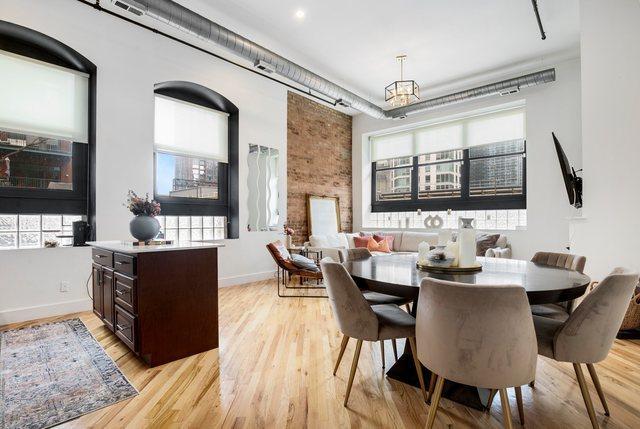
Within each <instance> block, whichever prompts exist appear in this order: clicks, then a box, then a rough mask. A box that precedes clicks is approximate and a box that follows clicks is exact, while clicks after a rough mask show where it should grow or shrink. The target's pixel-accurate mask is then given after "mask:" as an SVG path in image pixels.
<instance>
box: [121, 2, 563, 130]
mask: <svg viewBox="0 0 640 429" xmlns="http://www.w3.org/2000/svg"><path fill="white" fill-rule="evenodd" d="M111 1H112V2H113V3H114V4H115V5H116V6H118V7H120V8H122V9H125V10H127V11H129V12H132V13H134V14H136V15H140V14H145V15H147V16H150V17H152V18H154V19H157V20H159V21H161V22H164V23H166V24H169V25H171V26H173V27H176V28H179V29H181V30H183V31H185V32H187V33H189V34H192V35H195V36H196V37H199V38H201V39H204V40H207V41H211V42H213V43H215V44H217V45H219V46H221V47H223V48H225V49H227V50H229V51H231V52H233V53H234V54H236V55H238V56H240V57H242V58H244V59H246V60H248V61H250V62H251V63H253V64H259V65H261V66H262V67H263V69H265V70H266V69H272V70H273V72H274V73H276V74H278V75H280V76H282V77H285V78H287V79H289V80H291V81H294V82H296V83H298V84H300V85H302V86H304V87H306V88H309V89H311V90H313V91H316V92H318V93H320V94H323V95H325V96H327V97H330V98H332V99H334V100H338V101H339V104H340V105H342V106H349V107H352V108H353V109H356V110H359V111H360V112H362V113H365V114H367V115H369V116H372V117H374V118H378V119H393V118H404V117H406V116H407V115H409V114H412V113H416V112H423V111H426V110H431V109H435V108H439V107H443V106H446V105H450V104H454V103H460V102H463V101H469V100H473V99H477V98H481V97H487V96H491V95H498V94H503V93H506V92H514V90H515V91H517V90H519V89H521V88H526V87H529V86H534V85H539V84H541V83H547V82H553V81H554V80H555V70H554V69H548V70H544V71H541V72H536V73H531V74H528V75H526V76H521V77H516V78H513V79H507V80H504V81H501V82H497V83H492V84H489V85H483V86H480V87H477V88H473V89H468V90H465V91H460V92H457V93H455V94H450V95H446V96H442V97H437V98H434V99H431V100H425V101H422V102H418V103H414V104H411V105H408V106H404V107H399V108H396V109H391V110H383V109H382V108H380V107H379V106H377V105H375V104H373V103H371V102H370V101H368V100H366V99H364V98H362V97H360V96H358V95H356V94H354V93H353V92H351V91H349V90H347V89H345V88H342V87H341V86H339V85H336V84H335V83H333V82H331V81H329V80H327V79H325V78H323V77H322V76H319V75H317V74H315V73H313V72H312V71H310V70H307V69H306V68H304V67H301V66H299V65H297V64H295V63H293V62H292V61H289V60H287V59H286V58H284V57H282V56H280V55H278V54H276V53H275V52H272V51H270V50H268V49H266V48H264V47H262V46H260V45H258V44H257V43H254V42H252V41H251V40H248V39H247V38H245V37H242V36H241V35H239V34H237V33H234V32H233V31H231V30H229V29H227V28H225V27H223V26H221V25H219V24H217V23H215V22H213V21H211V20H209V19H207V18H205V17H204V16H202V15H199V14H197V13H196V12H194V11H192V10H190V9H187V8H186V7H184V6H181V5H180V4H178V3H176V2H174V1H172V0H111Z"/></svg>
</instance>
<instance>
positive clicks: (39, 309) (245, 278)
mask: <svg viewBox="0 0 640 429" xmlns="http://www.w3.org/2000/svg"><path fill="white" fill-rule="evenodd" d="M275 275H276V272H275V271H263V272H260V273H253V274H245V275H241V276H233V277H224V278H221V279H220V280H219V281H218V285H219V287H228V286H235V285H239V284H244V283H251V282H257V281H261V280H268V279H272V278H275ZM91 308H92V304H91V300H90V299H88V298H84V299H78V300H75V301H65V302H57V303H55V304H45V305H36V306H33V307H23V308H15V309H11V310H5V311H0V326H2V325H7V324H9V323H18V322H25V321H28V320H34V319H42V318H45V317H52V316H60V315H63V314H70V313H78V312H81V311H89V310H91Z"/></svg>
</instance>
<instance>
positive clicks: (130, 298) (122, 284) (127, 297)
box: [114, 272, 138, 314]
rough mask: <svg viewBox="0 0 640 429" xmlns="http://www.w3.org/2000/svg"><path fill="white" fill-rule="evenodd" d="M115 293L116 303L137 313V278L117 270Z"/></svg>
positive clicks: (130, 311) (132, 312)
mask: <svg viewBox="0 0 640 429" xmlns="http://www.w3.org/2000/svg"><path fill="white" fill-rule="evenodd" d="M114 294H115V295H114V297H115V298H114V299H115V302H116V304H118V305H119V306H120V307H122V308H123V309H125V310H127V311H128V312H129V313H131V314H136V312H137V310H138V308H137V299H136V279H134V278H131V277H127V276H125V275H122V274H120V273H118V272H116V275H115V282H114Z"/></svg>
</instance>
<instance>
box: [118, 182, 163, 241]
mask: <svg viewBox="0 0 640 429" xmlns="http://www.w3.org/2000/svg"><path fill="white" fill-rule="evenodd" d="M125 206H126V207H127V209H129V211H130V212H131V213H133V214H134V215H135V217H134V218H133V219H132V220H131V222H130V223H129V231H130V232H131V235H133V237H134V238H136V239H137V240H139V241H144V242H148V241H150V240H152V239H153V238H155V237H156V236H157V235H158V232H160V223H159V222H158V219H156V218H155V217H156V216H157V215H159V214H160V203H158V202H157V201H155V200H149V194H147V195H146V196H145V198H142V197H139V196H138V195H137V194H136V193H135V192H133V191H132V190H129V193H128V194H127V202H126V204H125Z"/></svg>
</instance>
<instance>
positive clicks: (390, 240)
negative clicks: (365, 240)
mask: <svg viewBox="0 0 640 429" xmlns="http://www.w3.org/2000/svg"><path fill="white" fill-rule="evenodd" d="M373 239H374V240H376V241H377V242H378V243H380V242H381V241H386V242H387V245H388V246H389V251H391V249H393V236H392V235H379V234H373Z"/></svg>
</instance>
